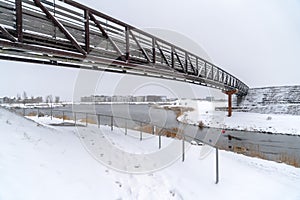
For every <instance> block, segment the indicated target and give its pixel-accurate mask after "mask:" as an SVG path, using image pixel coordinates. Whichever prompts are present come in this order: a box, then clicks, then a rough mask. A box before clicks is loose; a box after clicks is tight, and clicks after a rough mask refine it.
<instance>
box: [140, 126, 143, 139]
mask: <svg viewBox="0 0 300 200" xmlns="http://www.w3.org/2000/svg"><path fill="white" fill-rule="evenodd" d="M140 126H141V128H140V141H142V140H143V132H142V127H143V123H142V122H141V124H140Z"/></svg>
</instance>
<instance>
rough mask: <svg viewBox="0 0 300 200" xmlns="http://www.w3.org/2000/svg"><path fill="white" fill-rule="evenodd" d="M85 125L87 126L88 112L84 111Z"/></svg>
mask: <svg viewBox="0 0 300 200" xmlns="http://www.w3.org/2000/svg"><path fill="white" fill-rule="evenodd" d="M85 126H86V127H87V126H88V113H85Z"/></svg>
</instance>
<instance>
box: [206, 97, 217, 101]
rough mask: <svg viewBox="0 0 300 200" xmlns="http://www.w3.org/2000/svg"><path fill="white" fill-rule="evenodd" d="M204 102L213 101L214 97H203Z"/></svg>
mask: <svg viewBox="0 0 300 200" xmlns="http://www.w3.org/2000/svg"><path fill="white" fill-rule="evenodd" d="M205 100H206V101H214V100H215V98H214V97H205Z"/></svg>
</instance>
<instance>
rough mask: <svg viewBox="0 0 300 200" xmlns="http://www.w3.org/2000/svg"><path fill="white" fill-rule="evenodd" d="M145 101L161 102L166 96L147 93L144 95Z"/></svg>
mask: <svg viewBox="0 0 300 200" xmlns="http://www.w3.org/2000/svg"><path fill="white" fill-rule="evenodd" d="M145 98H146V99H145V101H146V102H162V101H165V100H166V99H167V97H166V96H157V95H148V96H146V97H145Z"/></svg>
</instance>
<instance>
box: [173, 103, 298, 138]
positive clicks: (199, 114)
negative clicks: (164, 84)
mask: <svg viewBox="0 0 300 200" xmlns="http://www.w3.org/2000/svg"><path fill="white" fill-rule="evenodd" d="M225 104H226V103H224V102H208V101H193V100H181V101H178V102H177V103H176V105H177V106H186V107H192V108H194V110H193V111H190V112H186V113H185V114H183V115H181V116H179V117H178V120H179V121H181V122H185V123H189V124H195V125H198V124H199V123H200V122H201V121H202V122H203V123H204V126H208V127H215V128H224V129H236V130H246V131H259V132H272V133H280V134H291V135H300V123H299V122H300V116H299V115H287V114H260V113H251V112H233V114H232V117H227V116H226V115H227V113H226V112H224V111H215V107H221V106H225ZM176 105H174V106H176Z"/></svg>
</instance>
